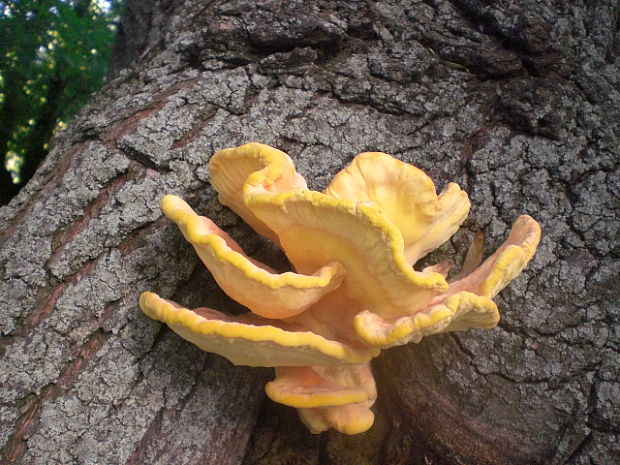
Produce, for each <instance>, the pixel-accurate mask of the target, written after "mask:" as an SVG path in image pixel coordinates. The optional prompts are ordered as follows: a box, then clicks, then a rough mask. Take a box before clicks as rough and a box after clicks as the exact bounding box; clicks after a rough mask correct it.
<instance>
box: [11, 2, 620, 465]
mask: <svg viewBox="0 0 620 465" xmlns="http://www.w3.org/2000/svg"><path fill="white" fill-rule="evenodd" d="M145 3H151V2H139V1H137V0H136V1H132V0H128V8H129V12H128V13H127V14H126V16H125V18H124V20H123V33H122V34H121V39H120V42H119V44H118V45H117V48H116V51H117V55H116V61H115V66H114V67H113V70H112V73H111V75H112V76H116V77H114V78H113V79H112V80H111V81H110V83H109V84H108V85H107V86H106V87H105V88H104V89H103V90H102V91H101V92H99V93H98V94H96V95H95V96H94V97H93V99H92V101H91V102H90V104H89V105H88V106H87V107H86V108H85V109H84V110H83V111H82V112H81V113H80V115H78V117H76V119H75V121H74V122H73V124H72V125H71V127H70V128H69V129H68V130H67V131H66V132H65V133H64V134H61V135H59V136H58V138H57V140H56V144H55V148H54V149H53V150H52V152H51V154H50V155H49V157H48V158H47V159H46V161H45V162H44V163H43V165H42V166H41V167H40V168H39V170H38V172H37V174H36V175H35V177H34V178H33V180H32V181H31V182H30V183H29V184H28V185H27V186H26V188H25V189H24V190H23V192H21V193H20V194H19V195H18V197H17V198H15V199H14V200H13V201H12V202H11V203H10V204H9V205H8V206H7V207H3V208H2V209H0V240H1V246H0V277H1V278H2V279H1V281H0V334H1V335H2V338H1V340H0V355H1V358H0V445H2V454H1V455H0V457H1V460H2V463H19V464H22V465H29V464H48V463H62V464H81V465H85V464H99V465H101V464H138V463H149V464H159V463H162V464H164V463H166V464H167V463H174V464H179V465H184V464H198V463H201V464H207V463H208V464H216V463H217V464H238V463H243V464H246V465H250V464H252V465H264V464H272V463H278V464H301V463H304V464H313V465H314V464H316V465H319V464H320V465H325V464H339V465H343V464H373V465H395V464H422V463H433V464H450V465H451V464H458V463H472V464H473V463H475V464H496V465H501V464H511V465H519V464H544V465H555V464H566V465H569V464H571V465H573V464H574V465H576V464H599V465H613V464H615V463H618V459H619V457H620V445H619V444H620V437H619V436H620V433H619V430H620V357H619V354H618V352H619V347H618V341H619V338H618V332H619V315H620V308H619V305H618V302H619V301H620V291H619V288H618V286H617V280H618V276H619V275H620V260H619V255H620V248H619V244H620V241H619V229H620V221H619V215H618V211H619V209H620V201H619V196H620V179H619V170H618V165H619V159H620V157H619V155H620V153H619V146H620V144H619V142H620V141H619V138H620V110H619V109H620V63H619V55H620V33H619V27H618V24H619V18H620V6H619V5H618V3H617V2H615V1H613V0H599V1H590V2H584V1H575V2H563V1H551V0H544V1H534V0H523V1H520V2H513V1H507V0H498V1H493V2H489V1H481V0H452V1H448V0H427V1H410V0H407V1H405V0H402V1H396V0H395V1H381V2H365V1H359V2H336V1H318V2H308V1H304V2H302V1H293V2H278V1H260V2H254V1H244V0H230V1H228V2H221V1H211V2H208V1H198V0H185V1H183V0H168V1H163V0H160V1H158V2H152V4H151V5H150V6H145ZM130 63H134V64H133V65H132V67H129V68H128V67H127V66H128V65H129V64H130ZM248 141H260V142H264V143H267V144H270V145H273V146H275V147H278V148H281V149H283V150H285V151H287V152H288V153H289V154H290V155H291V156H292V158H293V159H294V160H295V162H296V165H297V167H298V170H299V171H300V172H301V173H302V174H303V175H304V176H305V177H306V179H307V180H308V181H309V184H310V186H311V187H312V188H315V189H320V188H322V187H324V186H325V185H326V184H327V182H328V181H329V179H330V178H331V177H332V176H333V175H334V174H335V173H336V172H337V171H339V170H340V169H341V168H342V167H343V166H344V165H345V164H346V163H348V161H350V159H351V158H352V156H354V155H355V154H357V153H359V152H363V151H368V150H379V151H384V152H387V153H391V154H393V155H395V156H397V157H399V158H401V159H403V160H405V161H408V162H411V163H413V164H415V165H416V166H418V167H420V168H422V169H424V170H425V171H426V172H427V173H429V174H430V175H431V177H432V178H433V179H434V180H435V182H436V184H437V185H438V187H439V188H441V187H442V186H443V185H445V183H446V182H448V181H454V182H458V183H459V184H460V185H461V186H462V187H463V188H464V189H465V190H467V191H468V192H469V195H470V198H471V200H472V212H471V214H470V218H469V219H468V220H467V222H466V223H465V225H464V226H463V228H462V229H461V231H459V232H458V233H457V234H456V235H455V237H454V238H452V239H451V240H450V241H449V243H447V244H445V245H444V246H442V247H441V248H440V249H439V250H438V251H437V252H435V253H434V254H433V255H432V257H430V258H429V260H441V259H446V258H451V259H454V260H455V261H456V262H457V263H458V262H459V261H460V260H462V258H463V256H464V253H465V251H466V249H467V246H468V243H469V241H470V240H471V238H472V236H473V232H474V231H475V230H477V229H479V228H481V229H483V230H484V231H485V234H486V238H487V245H486V247H487V253H489V252H491V251H492V250H494V249H495V248H496V247H497V246H498V245H499V244H500V243H501V242H502V240H503V239H504V238H505V236H506V233H507V230H508V228H509V227H510V224H511V222H512V221H513V220H514V219H515V218H516V216H517V215H519V214H523V213H528V214H530V215H532V216H534V217H535V218H536V219H537V220H538V221H540V222H541V224H542V226H543V229H544V237H543V240H542V242H541V245H540V248H539V251H538V253H537V255H536V256H535V258H534V260H533V262H532V263H531V264H530V266H529V268H528V270H527V271H526V272H525V273H524V275H522V276H521V277H520V278H519V279H518V280H516V281H515V282H513V283H512V284H511V285H510V286H509V288H507V289H506V290H505V291H504V292H503V293H502V294H501V295H500V296H499V298H498V299H497V300H498V303H499V306H500V309H501V311H502V321H501V322H500V325H499V327H498V328H496V329H494V330H491V331H486V332H483V331H470V332H467V333H460V334H452V335H444V336H437V337H433V338H429V339H428V340H425V341H423V342H422V343H420V344H418V345H410V346H407V347H402V348H396V349H391V350H389V351H386V352H385V353H384V354H383V355H382V356H381V358H380V359H379V360H377V361H376V363H375V365H374V370H375V373H376V374H377V378H378V383H379V403H378V405H377V408H376V413H377V423H376V425H375V426H374V427H373V428H372V429H371V430H370V431H369V432H367V433H365V434H363V435H360V436H358V437H343V436H341V435H338V434H335V433H328V434H323V435H320V436H312V435H310V434H309V433H307V432H306V431H305V430H304V429H303V427H302V426H301V425H299V423H298V422H297V419H296V417H295V413H294V412H293V411H292V410H291V409H287V408H285V407H281V406H276V405H274V404H272V403H271V402H269V401H264V399H263V394H262V386H263V384H264V382H265V381H266V380H268V379H269V376H270V373H269V370H263V369H253V368H245V367H233V366H232V365H230V364H229V363H228V362H226V361H225V360H223V359H221V358H218V357H217V356H214V355H210V354H205V353H202V352H200V351H199V350H198V349H196V348H194V347H193V346H191V345H190V344H188V343H186V342H184V341H183V340H181V339H179V338H178V337H177V336H176V335H174V334H172V333H171V332H170V331H168V330H167V329H166V328H165V327H162V326H160V325H159V324H158V323H155V322H153V321H150V320H149V319H148V318H146V317H145V316H143V315H142V314H141V312H140V311H139V310H138V308H137V297H138V295H139V293H140V292H142V291H143V290H152V291H155V292H158V293H159V294H161V295H163V296H166V297H169V296H170V297H172V298H173V299H175V300H177V301H180V302H182V303H183V304H186V305H193V306H202V305H207V306H212V307H214V308H218V309H222V310H227V311H238V310H239V308H238V307H237V306H235V304H234V303H232V302H230V300H228V299H227V298H226V296H224V295H222V293H221V292H220V291H219V290H218V289H217V286H216V285H215V283H214V282H213V280H212V279H211V278H210V276H209V274H208V273H207V272H205V271H204V270H203V269H202V266H201V265H199V264H198V262H197V260H196V258H195V257H194V255H193V252H192V251H191V250H190V247H188V246H187V245H186V244H185V243H184V242H183V240H182V237H181V235H180V234H179V233H178V232H177V231H176V230H175V228H174V227H173V226H171V225H170V224H169V222H168V221H167V220H165V219H162V217H161V213H160V210H159V206H158V202H159V199H160V198H161V197H162V196H163V195H164V194H166V193H174V194H177V195H180V196H182V197H184V198H186V199H188V200H189V201H190V203H191V204H192V205H193V206H195V207H196V208H197V209H198V210H200V211H202V212H204V213H205V214H206V215H208V216H209V217H211V218H212V219H214V220H215V221H216V222H217V223H218V224H219V225H220V226H222V227H224V228H225V229H226V230H227V231H228V232H229V233H230V234H232V235H233V236H234V237H235V238H236V239H238V240H239V241H240V243H241V244H242V245H243V246H244V247H245V248H246V250H247V251H248V252H249V253H250V254H251V255H253V256H255V257H257V258H259V259H263V260H267V261H271V262H272V263H276V264H278V263H280V264H281V263H282V257H281V256H280V255H278V254H277V253H275V251H274V249H273V248H272V247H271V246H270V245H268V244H266V243H265V242H264V241H261V240H259V239H258V238H257V237H256V236H255V235H254V234H253V233H252V232H251V231H250V230H249V228H248V227H247V226H245V225H243V224H242V222H241V221H240V220H239V219H238V218H236V217H235V215H234V214H232V213H231V212H230V211H228V210H227V209H225V208H223V207H222V206H220V205H219V204H218V202H217V200H216V199H215V197H214V192H213V190H212V189H211V187H210V185H209V177H208V172H207V169H206V163H207V161H208V159H209V157H210V155H211V154H213V153H214V151H215V150H217V149H220V148H223V147H231V146H235V145H239V144H241V143H244V142H248ZM274 257H275V258H274Z"/></svg>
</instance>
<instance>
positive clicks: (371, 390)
mask: <svg viewBox="0 0 620 465" xmlns="http://www.w3.org/2000/svg"><path fill="white" fill-rule="evenodd" d="M209 171H210V175H211V183H212V185H213V187H214V188H215V189H216V190H217V191H218V193H219V200H220V201H221V202H222V203H223V204H224V205H227V206H228V207H230V208H231V209H232V210H233V211H234V212H236V213H237V214H238V215H239V216H241V217H242V218H243V219H244V220H245V221H246V222H247V223H248V224H250V225H251V226H252V227H253V228H254V229H255V230H256V231H257V232H258V233H259V234H262V235H263V236H265V237H267V238H269V239H271V240H273V241H275V242H276V243H277V244H278V245H279V246H280V247H281V249H282V250H283V251H284V252H285V253H286V256H287V257H288V259H289V261H290V263H291V265H292V267H293V269H294V271H289V272H285V273H276V272H275V271H274V270H272V269H270V268H269V267H268V266H266V265H264V264H262V263H260V262H258V261H256V260H252V259H251V258H249V257H248V256H247V255H245V253H244V252H243V250H242V249H241V247H239V245H238V244H237V243H236V242H235V241H234V240H233V239H231V238H230V237H229V236H228V235H227V234H226V233H225V232H224V231H222V230H221V229H220V228H218V227H217V226H216V225H215V224H214V223H213V222H212V221H210V220H209V219H208V218H205V217H203V216H199V215H198V214H196V213H195V212H194V210H193V209H192V208H191V207H190V206H189V205H187V203H185V202H184V201H183V200H182V199H180V198H178V197H175V196H172V195H168V196H166V197H164V199H163V200H162V210H163V212H164V214H165V215H166V216H167V217H168V218H170V219H171V220H172V221H174V222H175V223H176V224H177V225H178V226H179V228H180V230H181V232H182V233H183V235H184V236H185V238H186V239H187V240H188V242H190V243H191V244H192V245H193V246H194V249H195V250H196V252H197V254H198V255H199V257H200V259H201V260H202V261H203V262H204V264H205V265H206V266H207V268H208V269H209V271H210V272H211V273H212V274H213V276H214V278H215V280H216V281H217V283H218V285H219V286H220V287H221V288H222V289H223V290H224V292H226V294H228V295H229V296H230V297H231V298H233V299H235V300H236V301H238V302H239V303H241V304H242V305H244V306H245V307H247V308H248V309H249V312H248V313H247V314H244V315H240V316H229V315H226V314H224V313H221V312H218V311H216V310H213V309H209V308H199V309H194V310H190V309H186V308H182V307H180V306H179V305H177V304H175V303H173V302H170V301H167V300H165V299H162V298H161V297H159V296H157V295H155V294H153V293H150V292H145V293H143V294H142V296H141V297H140V308H141V309H142V310H143V311H144V313H146V314H147V315H148V316H149V317H151V318H154V319H156V320H159V321H162V322H164V323H166V324H167V325H168V326H169V327H170V328H171V329H172V330H173V331H175V332H176V333H178V334H179V335H180V336H181V337H183V338H185V339H187V340H188V341H190V342H192V343H194V344H196V345H197V346H198V347H200V348H201V349H203V350H205V351H207V352H213V353H216V354H219V355H221V356H223V357H226V358H227V359H228V360H230V361H231V362H232V363H234V364H236V365H248V366H266V367H276V378H275V380H274V381H272V382H270V383H268V384H267V386H266V387H265V390H266V392H267V395H268V396H269V397H270V398H271V399H272V400H274V401H275V402H279V403H282V404H284V405H289V406H291V407H295V408H297V409H298V412H299V415H300V417H301V419H302V421H303V422H304V424H305V425H306V426H307V427H308V429H309V430H310V431H311V432H313V433H319V432H322V431H325V430H327V429H329V428H334V429H336V430H337V431H340V432H343V433H346V434H357V433H360V432H363V431H365V430H367V429H368V428H370V427H371V426H372V424H373V421H374V415H373V413H372V411H371V409H370V408H371V407H372V405H373V403H374V401H375V399H376V396H377V393H376V389H375V382H374V379H373V376H372V373H371V371H370V360H371V359H372V358H374V357H376V356H378V355H379V352H380V350H381V349H384V348H388V347H392V346H398V345H402V344H406V343H408V342H419V341H420V339H421V338H422V337H423V336H426V335H430V334H437V333H441V332H446V331H457V330H463V329H467V328H492V327H493V326H495V325H496V324H497V322H498V321H499V312H498V310H497V306H496V305H495V303H494V302H493V300H491V299H492V298H493V297H494V296H495V295H497V293H498V292H499V291H501V290H502V289H503V288H504V287H505V286H506V285H507V284H508V283H509V282H510V281H511V280H513V279H514V278H515V277H516V276H518V274H519V273H520V272H521V271H522V270H523V268H524V267H525V266H526V265H527V263H528V261H529V260H530V259H531V258H532V256H533V255H534V252H535V251H536V247H537V245H538V242H539V240H540V234H541V231H540V226H539V225H538V223H537V222H536V221H534V220H533V219H532V218H531V217H529V216H521V217H519V218H517V220H516V221H515V223H514V225H513V227H512V230H511V232H510V235H509V237H508V239H507V241H506V242H505V243H504V244H503V245H502V246H501V247H500V248H499V249H498V250H497V251H496V252H495V253H494V254H493V255H491V256H490V257H489V258H488V259H487V260H486V261H484V262H483V263H482V264H481V265H480V266H478V267H476V265H478V262H479V260H478V259H477V258H476V257H481V251H482V244H481V240H479V239H480V238H478V240H476V241H475V242H474V243H475V245H474V246H473V247H472V250H471V251H470V253H469V254H468V258H467V259H466V265H465V266H464V268H463V271H462V272H461V273H460V274H459V275H457V276H456V277H455V278H453V279H452V280H451V281H448V280H447V279H446V277H447V273H448V270H449V268H450V264H448V263H440V264H437V265H434V266H430V267H427V268H425V269H424V270H421V271H416V270H415V268H414V265H415V263H416V262H417V261H418V260H419V259H420V258H422V257H424V256H425V255H426V254H428V253H429V252H431V251H432V250H434V249H436V248H437V247H439V246H440V245H441V244H442V243H444V242H445V241H446V240H448V239H449V238H450V237H451V236H452V234H454V233H455V231H456V230H457V229H458V227H459V226H460V225H461V223H462V222H463V221H464V219H465V217H466V216H467V214H468V212H469V208H470V203H469V199H468V197H467V194H466V193H465V192H463V191H462V190H461V189H460V188H459V187H458V186H457V185H456V184H453V183H451V184H448V186H447V187H446V188H445V189H444V191H443V192H442V193H441V194H440V195H439V196H438V195H437V194H436V192H435V186H434V184H433V182H432V180H431V179H430V178H429V177H428V176H427V175H426V174H425V173H424V172H422V171H421V170H419V169H418V168H415V167H414V166H411V165H409V164H407V163H403V162H401V161H399V160H396V159H395V158H393V157H391V156H389V155H386V154H384V153H375V152H373V153H363V154H360V155H358V156H357V157H356V158H355V159H354V160H353V162H352V163H351V164H350V165H349V166H348V167H347V168H345V169H344V170H342V171H341V172H340V173H338V174H337V175H336V176H335V177H334V179H333V180H332V182H331V183H330V185H329V186H328V187H327V188H326V189H325V191H324V192H323V193H321V192H316V191H311V190H308V188H307V185H306V182H305V180H304V179H303V177H302V176H301V175H299V174H298V173H297V172H296V171H295V167H294V165H293V162H292V160H291V159H290V158H289V156H288V155H287V154H285V153H284V152H281V151H280V150H277V149H275V148H272V147H269V146H267V145H263V144H259V143H250V144H245V145H242V146H240V147H237V148H233V149H224V150H220V151H219V152H217V153H216V154H215V155H214V156H213V157H212V158H211V160H210V162H209Z"/></svg>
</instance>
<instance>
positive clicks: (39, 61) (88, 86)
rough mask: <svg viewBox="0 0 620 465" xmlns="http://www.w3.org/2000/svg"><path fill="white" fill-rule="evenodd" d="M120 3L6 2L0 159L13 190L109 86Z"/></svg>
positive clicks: (1, 21) (2, 9) (0, 4)
mask: <svg viewBox="0 0 620 465" xmlns="http://www.w3.org/2000/svg"><path fill="white" fill-rule="evenodd" d="M121 3H122V2H121V1H120V0H118V1H103V0H12V1H0V160H1V159H2V156H3V157H4V160H5V165H6V168H8V170H9V171H10V172H11V175H12V179H13V182H14V183H19V182H21V181H22V179H21V178H27V177H29V176H30V175H32V173H33V172H34V169H36V165H38V163H39V161H40V159H41V158H42V157H43V156H45V153H46V152H47V144H48V141H49V138H50V136H51V134H52V132H53V131H54V130H55V129H57V128H58V127H59V126H60V127H62V126H63V125H64V124H66V123H67V122H68V121H69V119H70V118H71V117H72V116H73V114H75V112H76V111H77V110H78V109H79V108H80V106H81V105H83V104H84V103H85V101H86V100H87V99H88V97H89V95H90V94H91V93H92V92H93V91H95V90H97V89H98V88H99V87H100V86H101V85H102V84H103V82H104V79H105V74H106V68H107V64H108V61H109V55H110V50H111V46H112V41H113V38H114V35H115V31H116V23H117V22H118V17H119V11H120V8H121ZM32 166H34V168H32ZM2 168H3V167H2V166H0V171H4V170H3V169H2ZM20 168H21V169H20ZM28 168H29V169H28ZM3 175H4V177H2V176H0V183H4V182H5V179H10V178H8V177H7V176H6V173H5V172H3ZM24 180H25V179H24ZM5 187H6V186H4V185H2V184H0V190H4V188H5ZM1 203H2V202H0V204H1Z"/></svg>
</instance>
